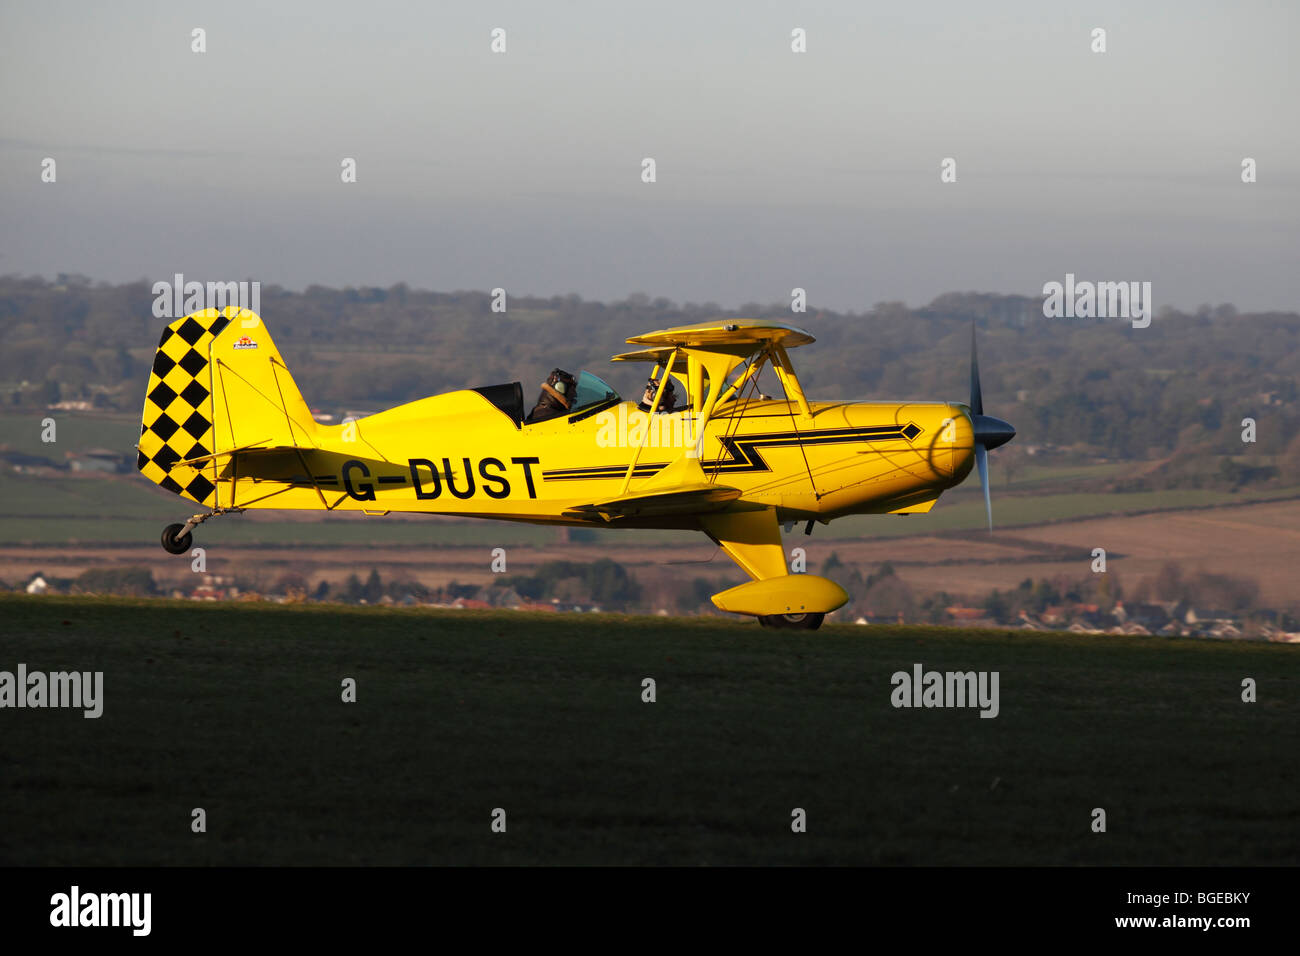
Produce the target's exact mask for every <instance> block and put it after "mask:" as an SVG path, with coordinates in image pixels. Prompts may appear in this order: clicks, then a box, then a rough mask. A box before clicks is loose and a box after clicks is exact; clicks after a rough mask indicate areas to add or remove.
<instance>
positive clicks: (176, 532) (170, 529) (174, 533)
mask: <svg viewBox="0 0 1300 956" xmlns="http://www.w3.org/2000/svg"><path fill="white" fill-rule="evenodd" d="M192 544H194V535H193V534H191V533H190V532H189V531H186V530H185V525H183V524H169V525H168V526H167V527H165V528H163V532H162V546H163V550H164V551H166V552H167V553H168V554H185V553H186V552H187V551H189V550H190V545H192Z"/></svg>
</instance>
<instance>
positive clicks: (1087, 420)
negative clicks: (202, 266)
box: [0, 276, 1300, 487]
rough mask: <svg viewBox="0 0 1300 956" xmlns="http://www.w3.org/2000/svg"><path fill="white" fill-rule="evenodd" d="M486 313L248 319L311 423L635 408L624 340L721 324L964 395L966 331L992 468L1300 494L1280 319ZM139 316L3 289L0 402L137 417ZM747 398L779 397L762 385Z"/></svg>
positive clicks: (996, 307) (879, 375)
mask: <svg viewBox="0 0 1300 956" xmlns="http://www.w3.org/2000/svg"><path fill="white" fill-rule="evenodd" d="M508 292H509V290H507V293H508ZM809 292H810V297H811V299H812V301H813V302H815V300H816V295H815V290H809ZM1157 293H1158V290H1157ZM492 302H493V298H492V296H491V295H490V294H489V293H488V292H486V291H481V292H448V293H440V292H428V291H420V290H415V289H411V288H409V287H408V286H406V285H405V284H399V285H395V286H391V287H389V288H386V289H381V288H345V289H329V288H324V287H320V286H312V287H310V288H308V289H306V290H305V291H303V292H291V291H288V290H285V289H282V288H279V287H275V286H269V287H263V288H262V289H261V314H262V317H263V318H264V319H265V320H266V322H267V324H268V326H269V328H270V329H271V331H272V334H273V335H274V336H275V339H276V342H277V344H278V345H279V346H280V349H281V351H282V353H283V354H284V356H285V360H286V361H287V362H288V363H289V366H290V368H291V369H292V370H293V373H294V377H295V379H296V380H297V382H298V383H299V385H300V386H301V388H302V391H303V393H304V395H305V396H306V397H307V400H308V401H309V402H310V403H311V404H312V405H313V406H316V407H318V408H322V409H326V410H337V409H342V408H378V407H383V406H386V405H391V404H396V403H400V402H403V401H408V400H411V399H415V398H419V397H421V396H424V395H428V394H433V393H437V392H440V391H445V390H448V389H454V388H461V387H468V386H475V385H486V384H494V383H498V382H507V381H514V380H520V381H522V382H523V383H524V386H525V391H531V390H532V389H533V388H534V387H535V386H536V384H537V383H538V382H540V381H541V380H542V378H544V377H545V375H546V373H547V372H549V371H550V369H551V368H553V367H556V366H558V367H561V368H566V369H569V370H572V371H576V370H578V369H580V368H590V369H592V370H593V371H595V372H596V373H597V374H600V375H602V376H603V377H606V378H607V379H608V380H609V381H610V382H611V384H613V385H614V386H615V387H616V388H618V389H620V390H621V391H622V392H623V393H624V394H626V395H632V394H635V393H636V392H637V391H638V390H639V387H640V385H641V384H642V383H641V382H640V380H639V378H638V376H639V374H640V371H639V370H638V371H635V372H634V371H633V370H630V369H627V368H624V367H619V366H610V365H609V364H608V358H609V356H610V355H611V354H613V353H615V352H617V351H621V350H624V348H625V346H624V340H625V339H626V338H627V337H628V336H631V335H636V334H638V333H640V332H645V331H649V330H651V329H657V328H663V327H665V326H670V325H676V324H683V323H689V322H698V321H703V320H704V319H707V318H713V317H716V316H718V315H723V314H730V315H747V316H762V317H768V318H777V319H782V320H785V321H790V322H792V323H793V324H796V325H800V326H802V327H804V328H806V329H808V330H809V331H811V332H812V333H813V334H814V335H816V336H817V339H818V341H817V343H816V344H814V345H811V346H808V347H806V348H803V349H800V350H799V351H798V352H796V353H795V355H794V359H795V363H796V366H797V368H798V369H799V371H800V374H801V376H802V378H803V380H804V385H805V388H806V389H807V390H808V392H809V393H810V395H811V396H813V397H815V398H822V399H831V398H858V399H861V398H872V397H879V398H890V399H898V398H909V397H914V398H917V399H937V398H949V399H957V400H962V401H964V400H966V399H967V391H968V388H969V385H968V380H969V373H968V367H969V349H970V324H971V322H972V321H974V322H975V323H976V325H977V326H978V327H979V329H980V335H979V347H980V365H981V372H982V377H983V383H984V398H985V404H986V407H987V408H988V410H989V411H990V413H992V414H996V415H998V416H999V417H1001V418H1005V419H1007V420H1009V421H1012V422H1014V423H1015V425H1016V427H1017V428H1018V430H1019V433H1020V437H1019V439H1018V440H1017V442H1016V443H1015V444H1014V445H1013V446H1008V449H1007V450H1005V451H1003V452H1000V455H1007V454H1008V453H1010V456H1011V457H1012V458H1014V457H1015V456H1024V455H1028V454H1031V453H1032V454H1042V455H1056V456H1065V457H1071V458H1077V459H1082V458H1091V459H1094V460H1095V459H1098V458H1104V459H1112V460H1129V461H1146V462H1150V463H1151V466H1150V467H1148V468H1145V469H1142V470H1141V472H1140V474H1138V476H1137V477H1130V478H1128V479H1126V480H1127V481H1129V483H1130V484H1132V483H1134V482H1136V483H1137V486H1142V482H1144V481H1145V482H1147V483H1148V486H1152V487H1164V486H1172V485H1180V484H1183V485H1186V484H1203V483H1206V482H1209V483H1218V484H1224V485H1232V486H1236V485H1240V484H1243V483H1258V482H1271V481H1280V482H1290V483H1294V482H1295V481H1297V480H1300V438H1295V437H1294V436H1297V435H1298V434H1300V428H1297V426H1300V410H1297V406H1296V399H1297V381H1298V380H1300V314H1297V313H1294V312H1289V313H1264V314H1238V313H1237V312H1236V310H1235V309H1234V308H1233V307H1232V306H1230V305H1219V306H1217V307H1211V306H1208V305H1207V306H1203V307H1201V308H1200V309H1198V310H1197V311H1196V312H1195V313H1192V314H1187V313H1183V312H1178V311H1174V310H1171V309H1163V310H1161V309H1160V308H1159V306H1158V298H1157V309H1156V317H1155V319H1154V320H1153V321H1152V323H1151V326H1150V327H1149V328H1146V329H1134V328H1132V327H1131V326H1130V324H1129V323H1127V322H1125V321H1123V320H1115V319H1077V318H1076V319H1049V318H1045V317H1044V316H1043V310H1042V303H1041V299H1039V298H1035V297H1027V296H1004V295H991V294H978V293H950V294H947V295H943V296H940V297H939V298H937V299H935V300H934V301H933V302H931V303H930V304H929V305H926V306H924V307H921V308H909V307H908V306H906V305H904V304H902V303H897V302H884V303H878V304H877V305H875V306H873V307H872V308H871V309H869V310H867V311H865V312H861V313H837V312H832V311H828V310H818V309H815V308H810V309H809V311H808V312H807V313H803V314H792V313H791V312H790V310H789V308H788V307H785V306H782V305H760V304H757V303H755V304H749V305H745V306H743V307H742V308H741V309H737V310H735V311H734V312H727V311H724V310H721V309H719V308H718V307H717V306H716V305H714V304H711V303H705V304H699V305H697V304H686V305H678V304H675V303H673V302H671V301H669V300H667V299H664V298H655V299H652V298H650V297H648V296H645V295H633V296H630V297H629V298H627V299H625V300H623V301H619V302H611V303H601V302H589V301H584V300H583V299H581V298H580V297H578V296H576V295H568V296H553V297H550V298H541V297H534V296H524V295H519V296H513V295H508V297H507V300H506V308H507V311H506V312H505V313H504V314H503V313H499V312H493V311H492ZM153 303H154V296H153V294H152V291H151V283H149V282H146V281H143V280H141V281H139V282H133V283H126V284H120V285H110V284H106V283H97V282H92V281H90V280H88V279H85V278H83V277H78V276H59V277H58V278H57V279H55V280H47V279H43V278H37V277H20V276H8V277H3V278H0V336H2V337H3V341H4V346H5V347H4V349H3V350H0V405H4V406H8V407H12V408H18V407H38V408H43V407H47V406H48V405H50V404H53V403H54V402H57V401H88V402H90V403H91V404H92V405H93V406H95V407H100V408H105V409H116V410H121V411H124V412H135V411H137V410H138V408H139V406H140V403H141V401H142V397H143V391H144V383H145V380H146V377H147V371H148V368H149V364H150V362H151V361H152V357H153V351H154V347H155V344H156V342H157V339H158V335H159V332H160V331H161V328H162V327H163V326H164V325H165V324H166V322H167V321H168V320H167V319H159V318H155V316H154V314H153ZM762 384H763V387H764V388H765V389H766V390H768V391H770V392H772V393H774V394H779V387H778V386H777V385H776V383H775V381H773V382H763V383H762ZM1244 418H1253V419H1254V420H1255V421H1256V437H1257V441H1256V442H1255V443H1253V444H1246V443H1243V442H1242V440H1241V433H1242V430H1243V429H1242V424H1241V422H1242V419H1244ZM1011 449H1015V450H1014V451H1011Z"/></svg>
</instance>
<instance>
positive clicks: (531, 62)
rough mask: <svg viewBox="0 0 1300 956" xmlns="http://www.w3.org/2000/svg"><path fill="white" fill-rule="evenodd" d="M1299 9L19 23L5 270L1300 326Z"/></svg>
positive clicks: (287, 6) (429, 12)
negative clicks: (980, 304)
mask: <svg viewBox="0 0 1300 956" xmlns="http://www.w3.org/2000/svg"><path fill="white" fill-rule="evenodd" d="M1298 10H1300V5H1297V4H1293V3H1263V2H1232V3H1220V4H1209V3H1202V2H1170V3H1155V2H1140V3H1137V2H1132V0H1129V2H1120V3H1091V4H1089V3H1069V4H1064V3H1062V4H1053V3H1047V2H1041V0H1040V2H1023V3H1009V2H985V3H970V2H926V3H900V2H896V3H888V4H883V3H867V2H844V3H756V2H752V0H751V2H707V0H695V2H683V3H675V2H664V0H656V2H652V3H638V4H632V3H619V2H610V0H607V2H559V0H553V2H549V3H542V2H521V3H499V2H477V3H476V2H457V3H410V4H397V3H386V2H363V3H355V2H338V0H321V2H312V3H301V4H299V3H292V4H291V3H275V4H271V3H232V2H220V3H218V2H211V3H189V2H174V0H173V2H156V3H143V2H120V3H89V2H82V3H61V2H49V0H41V2H28V3H23V2H15V0H6V2H5V4H4V6H3V7H0V78H2V79H0V83H2V84H3V85H2V86H0V92H2V93H3V96H0V273H13V272H24V273H27V272H35V273H41V274H44V275H53V274H54V273H57V272H60V271H63V272H82V273H85V274H87V275H90V276H92V277H94V278H99V279H109V280H126V279H135V278H145V279H148V280H150V281H154V280H157V279H164V278H170V277H171V276H172V274H173V273H176V272H183V273H185V274H186V276H187V278H192V279H199V280H201V281H207V280H233V279H240V278H250V279H257V280H260V281H261V282H263V283H264V284H270V283H278V284H281V285H285V286H288V287H290V288H301V287H303V286H305V285H307V284H309V283H312V282H318V283H322V284H326V285H332V286H342V285H357V284H379V285H387V284H389V283H392V282H397V281H405V282H408V283H410V284H411V285H413V286H418V287H423V288H432V289H439V290H453V289H488V288H492V287H496V286H502V287H505V288H506V289H507V291H509V292H511V293H521V294H522V293H535V294H542V295H551V294H556V293H569V292H577V293H579V294H580V295H582V296H583V297H585V298H601V299H610V298H621V297H623V296H625V295H626V294H628V293H630V292H636V291H641V292H645V293H648V294H650V295H652V296H657V295H664V296H668V297H669V298H672V299H675V300H677V301H679V302H680V301H695V302H704V301H710V300H711V301H714V302H718V303H720V304H722V305H723V306H725V307H728V308H734V307H736V306H738V305H740V304H741V303H743V302H747V301H759V302H774V301H781V300H785V301H788V297H789V294H790V289H791V288H792V287H794V286H802V287H804V288H806V289H807V290H808V296H809V303H810V306H811V307H813V308H816V307H817V306H825V307H829V308H837V309H862V308H865V307H868V306H870V305H871V304H872V303H874V302H878V301H883V300H894V299H901V300H904V301H906V302H908V303H910V304H913V305H916V304H922V303H924V302H927V301H929V300H930V299H931V298H933V297H934V296H935V295H937V294H939V293H942V292H946V291H957V290H977V291H991V292H1015V293H1030V294H1039V293H1040V291H1041V289H1042V285H1043V283H1044V282H1047V281H1049V280H1060V279H1062V278H1063V277H1064V275H1065V273H1067V272H1073V273H1075V274H1076V275H1077V276H1078V277H1079V278H1080V279H1089V278H1090V279H1096V280H1114V281H1118V280H1148V281H1151V282H1152V284H1153V293H1154V300H1155V305H1156V308H1157V310H1158V309H1159V308H1160V307H1161V306H1163V305H1174V306H1180V307H1194V306H1196V305H1197V304H1199V303H1201V302H1210V303H1219V302H1225V301H1230V302H1234V303H1236V304H1237V305H1238V306H1239V307H1241V308H1249V309H1261V308H1283V309H1288V310H1292V309H1300V278H1298V276H1300V268H1297V260H1298V259H1300V256H1298V255H1297V253H1298V252H1300V122H1298V120H1300V107H1298V106H1297V102H1298V101H1300V98H1298V97H1297V94H1298V93H1300V90H1298V89H1297V78H1296V67H1295V66H1294V62H1295V60H1296V56H1295V53H1294V49H1293V45H1294V43H1295V39H1296V36H1297V35H1298V34H1300V13H1298V12H1297V11H1298ZM195 27H202V28H204V29H205V30H206V31H207V52H206V53H203V54H196V53H193V52H191V49H190V45H191V30H192V29H193V28H195ZM494 27H501V28H504V29H505V30H506V42H507V52H506V53H505V54H493V53H492V52H491V51H490V48H489V44H490V40H491V37H490V31H491V30H492V28H494ZM795 27H802V28H804V29H805V30H806V31H807V37H808V39H807V44H808V52H807V53H804V54H795V53H792V52H791V49H790V43H791V40H790V33H791V30H792V29H793V28H795ZM1094 27H1104V28H1105V29H1106V30H1107V37H1106V40H1107V52H1106V53H1104V54H1095V53H1092V52H1091V50H1090V44H1091V37H1090V32H1091V30H1092V29H1093V28H1094ZM47 156H49V157H53V158H54V159H55V160H56V162H57V176H58V179H57V182H56V183H53V184H49V183H42V182H41V179H40V173H41V160H42V159H43V158H44V157H47ZM1247 156H1249V157H1253V158H1254V159H1255V160H1256V161H1257V163H1258V178H1259V181H1258V182H1257V183H1255V184H1253V185H1244V184H1243V183H1242V182H1241V161H1242V159H1243V157H1247ZM344 157H354V158H355V159H356V161H357V180H358V181H357V182H356V183H354V184H344V183H342V182H341V181H340V162H341V160H342V159H343V158H344ZM644 157H653V158H654V159H655V160H656V163H657V175H658V181H657V182H656V183H654V184H646V183H643V182H642V181H641V161H642V159H643V158H644ZM945 157H953V158H955V159H956V161H957V182H956V183H952V184H943V183H941V182H940V180H939V170H940V162H941V161H942V160H943V159H944V158H945Z"/></svg>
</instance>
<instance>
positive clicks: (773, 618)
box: [758, 611, 826, 631]
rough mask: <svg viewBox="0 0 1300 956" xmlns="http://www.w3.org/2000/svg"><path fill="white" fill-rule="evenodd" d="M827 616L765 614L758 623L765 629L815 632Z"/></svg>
mask: <svg viewBox="0 0 1300 956" xmlns="http://www.w3.org/2000/svg"><path fill="white" fill-rule="evenodd" d="M824 620H826V615H825V614H822V613H814V612H812V611H809V612H807V613H804V614H763V615H760V616H759V618H758V623H759V624H761V625H762V626H763V627H777V628H785V629H787V630H797V631H815V630H817V628H819V627H821V626H822V621H824Z"/></svg>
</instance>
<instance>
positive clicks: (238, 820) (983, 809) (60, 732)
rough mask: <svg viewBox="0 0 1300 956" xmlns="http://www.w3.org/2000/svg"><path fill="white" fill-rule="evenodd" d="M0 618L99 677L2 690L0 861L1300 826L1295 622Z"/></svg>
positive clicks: (1138, 850)
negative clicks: (1176, 630) (1148, 625)
mask: <svg viewBox="0 0 1300 956" xmlns="http://www.w3.org/2000/svg"><path fill="white" fill-rule="evenodd" d="M0 647H3V648H4V653H3V659H2V660H0V669H6V670H12V669H13V668H14V667H15V666H16V665H17V663H18V662H24V663H26V664H27V665H28V666H29V667H30V668H33V669H44V670H58V669H65V668H76V669H80V670H102V671H103V672H104V674H105V677H104V680H105V705H104V716H103V717H102V718H100V719H99V720H85V719H83V718H82V717H81V716H80V713H78V712H70V711H53V710H4V711H0V721H3V722H4V732H3V734H0V817H2V818H3V820H4V826H3V827H0V864H60V865H66V864H78V865H94V864H145V865H148V864H182V865H189V864H195V865H199V864H430V863H476V864H498V863H547V864H551V863H556V864H559V863H577V864H584V863H664V864H667V863H673V864H688V865H696V864H752V863H790V864H800V863H810V864H811V863H863V864H1091V865H1105V864H1142V865H1147V864H1175V865H1180V864H1216V865H1217V864H1268V863H1271V864H1289V863H1293V862H1294V861H1295V859H1296V857H1297V854H1300V808H1298V805H1297V803H1296V800H1295V798H1294V797H1295V793H1296V788H1297V784H1300V779H1298V774H1297V766H1298V765H1297V761H1296V756H1295V755H1296V753H1297V752H1298V751H1300V649H1297V648H1296V647H1293V646H1282V645H1264V644H1254V643H1228V642H1195V641H1185V640H1162V639H1150V638H1111V637H1074V636H1067V635H1062V634H1036V633H1010V632H962V631H956V630H939V629H927V628H892V627H869V628H863V627H853V626H838V627H827V628H824V629H823V630H821V631H819V632H816V633H799V632H770V631H761V630H760V629H759V628H758V627H756V626H754V625H753V624H752V623H751V622H731V621H725V622H724V621H717V620H714V619H686V620H671V619H663V618H644V617H621V616H612V615H536V616H524V615H520V614H515V613H471V612H438V611H418V610H412V611H402V610H388V609H379V608H370V609H367V608H348V607H341V606H307V607H299V608H294V607H277V606H271V605H258V604H248V605H195V604H186V603H181V602H161V601H159V602H144V601H140V602H136V601H128V600H109V599H93V598H84V599H73V598H43V599H30V598H21V597H6V598H3V599H0ZM915 662H921V663H923V664H924V665H925V666H926V667H927V668H936V669H940V670H948V669H961V670H967V669H975V670H981V669H988V670H997V671H999V672H1000V675H1001V681H1000V691H1001V694H1000V696H1001V714H1000V716H999V717H997V718H996V719H993V720H988V719H981V718H979V717H978V715H977V713H976V711H974V710H904V709H894V708H893V707H891V706H890V703H889V697H890V690H891V687H890V675H891V674H892V673H893V672H894V671H897V670H910V668H911V666H912V664H913V663H915ZM1247 676H1249V677H1253V678H1255V679H1256V680H1257V681H1258V682H1259V702H1258V703H1255V704H1245V703H1242V702H1241V700H1240V696H1239V694H1240V682H1241V679H1242V678H1243V677H1247ZM344 677H353V678H355V679H356V680H357V682H358V702H357V703H355V704H343V703H342V702H341V701H340V696H339V695H340V681H341V680H342V679H343V678H344ZM645 677H653V678H654V679H655V680H656V681H657V690H658V702H657V703H654V704H647V703H642V701H641V698H640V695H641V681H642V679H643V678H645ZM194 807H203V808H204V809H205V810H206V811H207V816H208V832H207V833H206V834H202V835H197V834H193V833H191V832H190V811H191V809H192V808H194ZM494 807H502V808H504V809H505V810H506V812H507V815H508V816H507V819H508V830H507V833H505V834H493V833H491V832H490V828H489V820H490V814H491V812H492V809H493V808H494ZM794 807H802V808H804V809H805V810H806V811H807V815H808V832H807V833H805V834H794V833H792V832H791V831H790V825H789V822H790V813H791V809H792V808H794ZM1094 807H1103V808H1105V810H1106V812H1107V814H1108V832H1106V833H1104V834H1096V833H1093V832H1091V830H1090V826H1089V824H1090V822H1091V813H1092V809H1093V808H1094Z"/></svg>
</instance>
